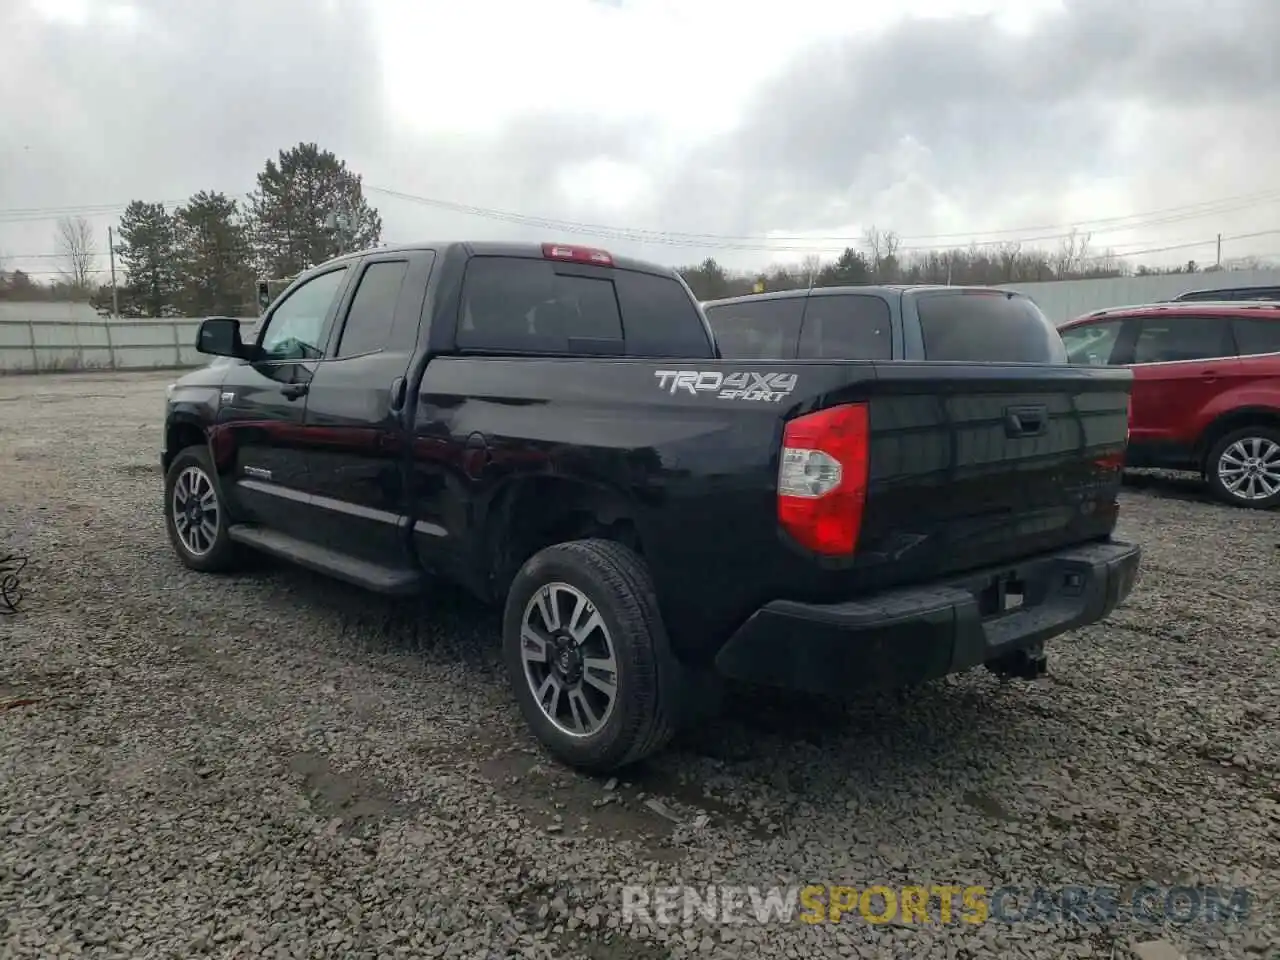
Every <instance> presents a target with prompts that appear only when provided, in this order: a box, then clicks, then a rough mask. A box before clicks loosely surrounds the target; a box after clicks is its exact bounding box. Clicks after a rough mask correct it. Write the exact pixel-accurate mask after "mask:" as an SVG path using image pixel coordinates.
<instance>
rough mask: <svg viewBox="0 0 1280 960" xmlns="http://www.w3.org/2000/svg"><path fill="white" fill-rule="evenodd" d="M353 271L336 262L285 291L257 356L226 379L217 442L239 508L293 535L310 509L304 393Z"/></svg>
mask: <svg viewBox="0 0 1280 960" xmlns="http://www.w3.org/2000/svg"><path fill="white" fill-rule="evenodd" d="M348 273H349V270H348V267H347V265H346V264H343V265H339V266H337V267H335V268H333V269H330V270H327V271H325V272H324V273H320V274H317V275H314V276H311V277H308V278H306V279H304V280H303V281H301V282H300V283H298V284H297V285H296V286H295V287H294V288H293V289H292V290H289V291H286V293H285V296H284V297H282V298H281V300H280V301H279V302H277V303H276V305H275V307H274V308H273V309H272V310H271V312H270V313H268V314H267V315H266V316H265V317H264V318H263V322H262V325H261V327H260V328H259V331H258V339H257V345H258V354H257V359H256V360H255V361H254V362H252V363H243V364H236V365H234V366H232V367H230V368H229V369H228V373H227V378H226V380H224V381H223V384H222V402H221V405H220V407H219V411H218V420H217V427H216V429H215V432H214V437H213V444H214V450H215V452H216V453H217V457H218V463H219V470H220V472H221V473H222V480H223V485H224V488H225V489H227V490H228V492H229V494H230V496H231V499H232V502H233V504H234V506H235V512H236V513H237V514H238V515H240V516H242V517H243V518H244V519H247V520H251V521H254V522H256V523H260V524H263V525H264V526H269V527H274V528H276V529H280V530H283V531H285V532H289V533H292V534H294V535H299V532H300V531H301V530H303V529H305V527H306V523H307V514H308V505H307V499H308V494H307V463H306V457H305V455H304V454H303V452H302V449H301V442H300V440H301V431H302V425H303V417H304V413H305V410H306V405H307V392H308V390H309V389H310V386H311V379H312V376H313V375H314V373H315V369H316V365H317V363H318V362H319V360H320V358H321V357H322V356H323V355H324V348H325V343H326V340H327V338H328V334H329V331H330V329H331V327H332V323H333V315H334V312H335V308H336V305H337V303H338V301H339V299H340V298H341V295H342V292H343V290H344V288H345V286H346V283H347V279H348V276H347V275H348Z"/></svg>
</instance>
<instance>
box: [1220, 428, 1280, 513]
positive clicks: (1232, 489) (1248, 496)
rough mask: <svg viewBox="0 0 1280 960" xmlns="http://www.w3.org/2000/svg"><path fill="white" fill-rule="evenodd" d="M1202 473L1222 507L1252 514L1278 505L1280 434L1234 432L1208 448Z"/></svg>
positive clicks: (1264, 430) (1268, 430) (1273, 431)
mask: <svg viewBox="0 0 1280 960" xmlns="http://www.w3.org/2000/svg"><path fill="white" fill-rule="evenodd" d="M1204 472H1205V479H1206V480H1208V482H1209V488H1210V489H1211V490H1212V491H1213V494H1214V496H1216V497H1217V498H1218V499H1219V500H1221V501H1223V502H1224V503H1229V504H1232V505H1234V506H1237V507H1249V508H1252V509H1255V510H1265V509H1268V508H1270V507H1274V506H1276V505H1277V504H1280V430H1277V429H1275V428H1274V427H1264V426H1257V427H1244V428H1242V429H1240V430H1233V431H1232V432H1231V433H1229V434H1227V435H1226V436H1224V437H1222V438H1221V439H1219V440H1218V441H1217V442H1216V443H1215V444H1214V445H1213V446H1212V447H1211V448H1210V450H1209V455H1208V457H1206V458H1205V470H1204Z"/></svg>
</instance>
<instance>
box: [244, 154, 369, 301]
mask: <svg viewBox="0 0 1280 960" xmlns="http://www.w3.org/2000/svg"><path fill="white" fill-rule="evenodd" d="M250 210H251V217H252V235H253V245H254V248H255V253H256V254H257V266H258V269H259V270H260V271H262V273H264V274H265V275H266V276H267V277H269V278H276V277H292V276H294V275H296V274H297V273H299V272H301V271H303V270H306V269H308V268H309V267H313V266H315V265H316V264H318V263H323V262H324V261H325V260H327V259H329V258H330V257H332V256H334V255H335V254H336V253H338V252H340V251H349V250H362V249H365V248H367V247H372V246H376V245H377V243H378V242H379V240H380V239H381V237H382V218H381V217H380V216H379V215H378V211H377V210H375V209H374V208H373V207H370V206H369V204H368V203H367V202H366V201H365V198H364V189H363V187H362V186H361V178H360V176H359V175H358V174H355V173H353V172H352V171H350V170H348V169H347V165H346V162H345V161H342V160H339V159H338V158H337V157H336V156H335V155H334V154H333V153H331V152H329V151H328V150H321V149H320V148H319V147H318V146H317V145H316V144H314V143H300V144H298V145H297V146H296V147H294V148H293V149H291V150H282V151H280V156H279V160H278V161H276V160H268V161H267V164H266V167H265V168H264V169H263V171H262V172H261V173H260V174H258V188H257V190H255V191H254V193H253V194H252V195H251V197H250Z"/></svg>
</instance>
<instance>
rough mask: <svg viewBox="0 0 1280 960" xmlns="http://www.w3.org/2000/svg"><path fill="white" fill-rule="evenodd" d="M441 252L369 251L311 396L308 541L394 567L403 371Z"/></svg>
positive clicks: (402, 512) (400, 523)
mask: <svg viewBox="0 0 1280 960" xmlns="http://www.w3.org/2000/svg"><path fill="white" fill-rule="evenodd" d="M434 262H435V254H434V253H433V252H432V251H430V250H417V251H407V252H398V253H388V254H375V255H371V256H368V257H365V258H364V259H363V260H361V261H360V264H359V266H358V267H355V268H353V270H354V271H355V272H356V275H355V277H354V278H353V281H352V284H351V287H350V291H349V293H348V294H347V296H346V297H345V298H344V299H343V301H342V305H341V308H340V310H339V313H338V318H337V322H336V323H335V324H334V326H333V333H332V335H331V337H330V338H329V342H328V345H327V349H326V352H325V358H324V359H323V360H322V361H321V362H320V363H319V364H317V366H316V370H315V374H314V376H313V377H312V380H311V385H310V389H309V391H308V395H307V408H306V416H305V421H304V424H303V427H304V429H303V444H304V446H305V450H306V454H307V465H308V472H309V485H308V487H309V492H310V494H311V500H310V503H311V509H312V514H313V517H314V525H313V526H312V528H311V529H310V530H309V532H308V537H309V539H312V540H313V541H315V542H318V543H320V544H322V545H325V546H330V547H332V548H334V549H339V550H341V551H342V552H344V553H347V554H350V555H352V556H355V557H358V558H360V559H363V560H368V561H370V562H373V563H381V564H384V565H388V566H402V565H403V564H404V563H405V562H406V556H407V555H406V548H407V545H408V542H409V536H408V532H407V528H408V524H409V518H408V511H407V496H406V493H405V485H404V482H405V470H406V467H407V465H408V452H407V450H406V448H405V442H404V441H405V432H404V427H403V413H404V408H405V405H406V401H407V399H408V398H407V395H406V391H405V374H406V372H407V370H408V367H409V361H410V358H411V357H412V355H413V352H414V350H415V348H416V346H417V342H418V328H419V324H420V322H421V318H422V308H423V299H424V292H425V290H426V286H427V281H428V279H429V278H430V275H431V270H432V267H433V264H434Z"/></svg>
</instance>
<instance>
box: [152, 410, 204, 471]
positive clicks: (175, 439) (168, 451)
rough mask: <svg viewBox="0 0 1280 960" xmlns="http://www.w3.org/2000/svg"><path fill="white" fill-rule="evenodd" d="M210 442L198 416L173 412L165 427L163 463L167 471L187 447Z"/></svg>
mask: <svg viewBox="0 0 1280 960" xmlns="http://www.w3.org/2000/svg"><path fill="white" fill-rule="evenodd" d="M208 442H209V437H208V434H207V433H206V432H205V429H204V424H203V423H201V422H200V420H199V419H198V418H197V417H195V416H194V415H191V414H185V413H175V414H173V415H172V416H171V417H170V418H169V420H168V422H167V423H165V427H164V454H163V456H162V457H161V465H162V466H163V467H164V471H165V473H168V472H169V467H170V465H171V464H172V463H173V460H174V458H175V457H177V455H178V454H180V453H181V452H182V451H183V450H185V449H186V448H187V447H198V446H202V445H204V444H207V443H208Z"/></svg>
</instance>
